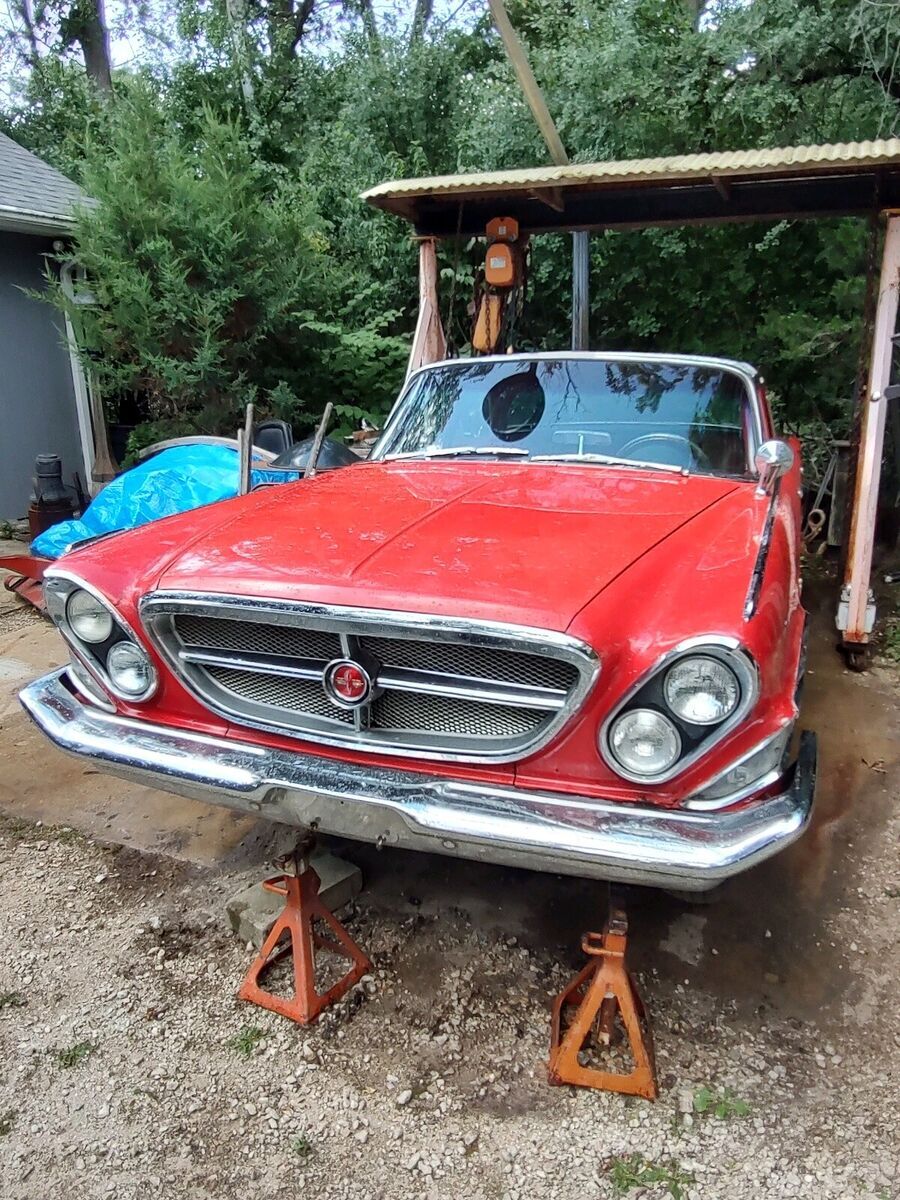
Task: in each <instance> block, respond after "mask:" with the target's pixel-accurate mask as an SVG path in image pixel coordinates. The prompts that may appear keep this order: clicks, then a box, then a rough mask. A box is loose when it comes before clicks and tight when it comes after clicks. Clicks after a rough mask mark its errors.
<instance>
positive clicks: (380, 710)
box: [372, 691, 549, 738]
mask: <svg viewBox="0 0 900 1200" xmlns="http://www.w3.org/2000/svg"><path fill="white" fill-rule="evenodd" d="M548 715H549V714H548V713H546V712H541V711H539V710H537V709H534V708H513V707H511V706H508V705H502V704H473V703H472V701H471V700H457V699H455V698H454V697H451V696H430V695H424V694H417V693H415V692H393V691H392V692H385V693H384V695H382V696H379V698H378V699H377V700H376V701H375V703H374V704H373V705H372V728H373V729H383V730H405V731H411V730H418V731H422V732H428V733H450V734H458V735H459V736H461V737H476V738H496V737H508V738H515V737H522V736H523V735H524V734H527V733H531V732H532V731H533V730H535V729H537V728H538V727H539V726H540V725H542V724H543V722H544V721H545V720H546V719H547V716H548Z"/></svg>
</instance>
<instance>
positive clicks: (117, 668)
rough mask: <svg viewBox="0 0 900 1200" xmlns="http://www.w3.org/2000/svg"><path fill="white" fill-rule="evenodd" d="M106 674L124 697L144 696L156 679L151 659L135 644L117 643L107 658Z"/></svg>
mask: <svg viewBox="0 0 900 1200" xmlns="http://www.w3.org/2000/svg"><path fill="white" fill-rule="evenodd" d="M106 673H107V674H108V675H109V679H110V683H112V685H113V687H114V688H116V689H117V691H120V692H121V693H122V695H123V696H143V695H144V693H145V692H147V691H148V690H149V689H150V688H151V687H152V685H153V681H154V678H155V675H154V671H153V666H152V664H151V662H150V659H149V658H148V657H147V655H146V654H145V653H144V651H143V650H142V649H141V648H140V646H136V645H135V644H134V642H116V644H115V645H114V646H113V648H112V649H111V650H110V652H109V654H107V656H106Z"/></svg>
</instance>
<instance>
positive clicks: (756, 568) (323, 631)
mask: <svg viewBox="0 0 900 1200" xmlns="http://www.w3.org/2000/svg"><path fill="white" fill-rule="evenodd" d="M799 493H800V468H799V463H798V461H797V456H796V454H795V452H794V449H792V448H791V447H790V446H789V445H787V444H786V443H785V442H780V441H775V440H773V430H772V420H771V415H770V413H769V409H768V406H767V403H766V398H765V393H764V391H763V388H762V386H761V381H760V379H759V377H758V375H757V373H756V372H755V371H754V370H753V368H751V367H749V366H746V365H745V364H742V363H738V362H732V361H727V360H723V359H716V358H708V357H700V356H687V355H656V354H611V353H610V354H605V353H603V354H600V353H559V354H533V355H531V354H521V355H509V356H503V357H485V358H471V359H456V360H453V361H447V362H439V363H435V364H432V365H430V366H427V367H425V368H423V369H421V370H419V371H417V372H415V373H413V374H412V375H411V376H410V377H409V379H408V380H407V383H406V386H405V389H404V391H403V394H402V395H401V397H400V399H399V400H398V402H397V404H396V406H395V407H394V409H393V411H392V413H391V415H390V418H389V419H388V421H387V423H386V426H385V429H384V432H383V434H382V435H381V438H380V440H379V441H378V443H377V445H376V446H375V449H374V451H373V453H372V454H371V457H370V458H369V459H368V460H366V461H360V462H359V463H357V464H354V465H351V466H348V467H345V468H342V469H340V470H335V471H331V472H329V473H323V474H320V475H317V476H316V477H315V478H313V479H310V480H306V481H301V482H297V483H291V484H284V485H282V486H279V487H274V488H273V487H268V488H264V489H260V490H257V491H254V492H251V493H250V494H248V495H245V496H242V497H239V498H237V499H234V500H231V501H226V502H224V503H221V504H215V505H211V506H209V507H207V508H205V509H200V510H195V511H193V512H189V513H186V514H183V515H181V516H176V517H171V518H169V519H167V520H164V521H159V522H156V523H154V524H152V525H150V526H146V527H144V528H142V529H138V530H135V531H132V532H128V533H122V534H118V535H116V536H114V537H110V538H106V539H103V540H101V541H98V542H96V543H93V544H91V545H88V546H85V547H83V548H81V549H76V550H74V551H72V552H70V553H68V554H66V555H65V557H64V559H63V560H61V561H60V562H59V564H58V565H56V566H55V567H54V568H52V569H51V570H50V571H48V573H47V577H46V582H45V589H46V598H47V603H48V607H49V609H50V611H51V613H52V616H53V618H54V620H55V621H56V623H57V625H58V627H59V630H60V632H61V633H62V635H63V637H64V638H65V640H66V642H67V643H68V646H69V649H70V651H71V663H70V665H69V666H67V667H66V668H65V669H64V670H61V671H57V672H54V673H53V674H51V675H48V676H46V677H44V678H43V679H40V680H38V681H37V682H36V683H34V684H32V685H31V686H29V687H27V688H26V689H25V691H24V692H23V693H22V701H23V703H24V705H25V708H26V709H27V710H28V712H29V713H30V714H31V715H32V717H33V718H34V719H35V720H36V721H37V723H38V724H39V725H40V727H41V728H42V729H43V730H44V731H45V733H46V734H47V735H48V736H49V737H50V738H51V739H52V740H53V741H54V742H55V743H56V744H57V745H58V746H60V747H62V748H63V749H64V750H67V751H70V752H72V753H74V754H76V755H80V756H82V757H83V758H85V759H87V760H89V761H91V762H92V763H94V764H95V765H96V766H97V767H99V768H100V769H102V770H106V771H109V772H112V773H113V774H117V775H121V776H124V777H126V778H130V779H138V780H140V781H142V782H144V783H150V784H153V785H155V786H157V787H160V788H163V789H167V790H169V791H173V792H178V793H181V794H185V795H189V796H195V797H200V798H202V799H205V800H210V801H212V802H215V803H219V804H225V805H228V806H230V807H232V808H235V809H238V810H241V811H244V812H251V813H258V814H259V815H260V816H265V817H269V818H271V819H273V820H277V821H284V822H288V823H293V824H296V825H301V826H311V827H313V828H315V829H318V830H321V831H322V832H325V833H333V834H339V835H342V836H346V837H351V838H360V839H364V840H366V841H371V842H376V843H378V844H385V845H397V846H405V847H410V848H413V849H419V850H428V851H436V852H438V853H446V854H453V855H460V856H463V857H469V858H475V859H484V860H487V861H491V862H499V863H507V864H514V865H520V866H526V867H532V868H538V869H541V870H548V871H559V872H566V873H570V874H575V875H585V876H591V877H599V878H608V879H613V880H624V881H630V882H636V883H641V884H652V885H658V886H664V887H669V888H674V889H679V890H682V891H691V890H692V891H702V890H704V889H708V888H711V887H712V886H714V885H715V884H717V883H718V882H720V881H721V880H723V879H725V878H727V877H728V876H730V875H733V874H735V873H737V872H739V871H742V870H744V869H745V868H747V867H750V866H752V865H753V864H755V863H758V862H759V861H761V860H762V859H764V858H767V857H768V856H770V855H772V854H774V853H775V852H776V851H778V850H779V849H780V848H782V847H784V846H786V845H787V844H788V843H790V842H791V841H793V840H794V839H795V838H797V837H798V836H799V835H800V834H801V832H802V831H803V829H804V828H805V826H806V824H807V822H808V820H809V816H810V810H811V806H812V798H813V790H814V780H815V738H814V735H812V734H803V735H802V736H801V737H800V738H799V739H794V738H792V732H793V729H794V724H795V721H796V719H797V695H798V689H799V686H800V681H801V678H802V674H803V663H804V629H805V613H804V611H803V608H802V607H801V603H800V575H799V520H800V510H799V503H800V502H799ZM795 744H799V745H798V750H797V753H796V755H795V757H794V759H793V761H791V759H790V749H789V748H790V747H791V746H792V745H795Z"/></svg>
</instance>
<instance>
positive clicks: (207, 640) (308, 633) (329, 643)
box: [175, 613, 342, 662]
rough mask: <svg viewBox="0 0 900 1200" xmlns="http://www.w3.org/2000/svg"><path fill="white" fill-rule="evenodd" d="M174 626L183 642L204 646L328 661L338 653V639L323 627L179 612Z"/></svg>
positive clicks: (194, 645)
mask: <svg viewBox="0 0 900 1200" xmlns="http://www.w3.org/2000/svg"><path fill="white" fill-rule="evenodd" d="M175 629H176V631H177V633H178V636H179V637H180V638H181V640H182V641H183V642H184V644H185V645H186V646H193V647H196V648H198V649H199V648H201V647H202V648H204V649H206V650H233V651H234V652H235V654H240V653H241V652H242V651H248V650H249V651H251V652H252V653H254V654H286V655H289V656H291V657H294V658H319V659H323V660H324V661H325V662H330V661H331V660H332V659H333V658H340V657H341V653H342V652H341V639H340V638H339V637H338V635H337V634H336V633H330V632H328V631H327V630H324V629H302V628H300V627H299V626H297V625H267V624H264V623H263V622H262V621H236V620H233V619H231V618H229V617H198V616H194V614H193V613H179V614H178V615H177V616H176V617H175Z"/></svg>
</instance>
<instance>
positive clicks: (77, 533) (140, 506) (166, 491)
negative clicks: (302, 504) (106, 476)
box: [31, 446, 297, 558]
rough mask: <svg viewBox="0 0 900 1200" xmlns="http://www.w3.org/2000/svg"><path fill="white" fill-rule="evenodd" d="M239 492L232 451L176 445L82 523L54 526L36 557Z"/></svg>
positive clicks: (138, 470)
mask: <svg viewBox="0 0 900 1200" xmlns="http://www.w3.org/2000/svg"><path fill="white" fill-rule="evenodd" d="M253 477H254V483H257V482H261V481H263V480H266V481H267V482H269V481H271V482H278V483H282V482H287V481H288V480H291V479H296V478H297V476H295V475H274V474H273V475H270V476H268V478H267V472H265V471H254V473H253ZM237 490H238V455H237V451H236V450H232V449H231V447H229V446H173V447H172V448H171V449H169V450H163V451H161V452H160V453H159V454H157V455H155V456H154V457H153V458H151V459H148V460H147V461H146V462H143V463H140V464H139V465H138V466H136V467H133V468H132V469H131V470H130V471H126V472H125V473H124V474H123V475H120V476H119V477H118V479H114V480H113V481H112V483H108V484H107V485H106V487H105V488H104V489H103V491H102V492H101V493H100V494H99V496H97V497H96V498H95V499H94V500H92V501H91V503H90V504H89V505H88V507H87V508H86V509H85V511H84V512H83V513H82V515H81V517H80V519H79V520H77V521H62V522H60V524H59V525H53V526H52V527H51V528H50V529H47V530H45V531H44V532H43V533H42V534H40V535H39V536H38V537H36V538H35V539H34V541H33V542H32V543H31V551H32V553H33V554H38V555H41V556H43V557H45V558H58V557H59V556H60V555H61V554H62V553H64V551H66V550H68V549H69V548H70V547H72V546H74V545H76V544H77V543H78V542H83V541H84V540H85V538H92V537H97V535H98V534H102V533H114V532H116V531H118V530H121V529H135V528H137V526H138V525H146V524H147V522H148V521H156V520H158V519H159V518H160V517H171V516H172V515H173V514H174V513H180V512H187V510H188V509H191V508H199V507H200V506H201V505H202V504H212V503H214V502H215V501H216V500H227V499H228V498H229V497H230V496H236V495H237Z"/></svg>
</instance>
